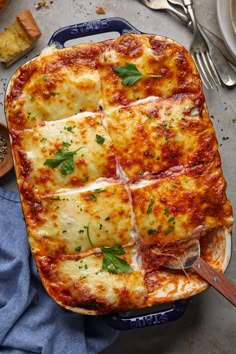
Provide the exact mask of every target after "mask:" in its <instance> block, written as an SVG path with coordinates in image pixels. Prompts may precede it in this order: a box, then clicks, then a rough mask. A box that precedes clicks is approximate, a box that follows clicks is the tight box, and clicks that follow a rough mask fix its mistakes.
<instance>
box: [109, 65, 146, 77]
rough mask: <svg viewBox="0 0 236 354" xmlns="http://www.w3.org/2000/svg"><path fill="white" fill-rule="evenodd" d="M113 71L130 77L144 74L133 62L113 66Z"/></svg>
mask: <svg viewBox="0 0 236 354" xmlns="http://www.w3.org/2000/svg"><path fill="white" fill-rule="evenodd" d="M112 69H113V71H115V72H116V73H117V74H118V76H119V77H123V78H124V77H129V76H140V77H141V76H142V73H141V72H140V71H139V70H138V68H137V66H136V65H135V64H132V63H126V64H125V66H113V68H112Z"/></svg>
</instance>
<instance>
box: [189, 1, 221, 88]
mask: <svg viewBox="0 0 236 354" xmlns="http://www.w3.org/2000/svg"><path fill="white" fill-rule="evenodd" d="M183 3H184V5H185V6H186V9H187V11H188V16H189V18H190V20H191V22H192V28H193V39H192V42H191V44H190V50H189V51H190V54H191V55H192V57H193V59H194V62H195V64H196V67H197V68H198V71H199V74H200V76H201V79H202V82H203V84H204V86H205V87H206V88H207V89H210V88H211V89H214V87H216V88H217V87H219V86H222V84H221V81H220V78H219V75H218V73H217V71H216V68H215V65H214V63H213V61H212V59H211V56H210V54H209V48H208V46H207V43H206V41H205V39H204V37H203V35H202V33H201V30H200V29H199V27H198V23H197V20H196V16H195V12H194V9H193V1H192V0H183Z"/></svg>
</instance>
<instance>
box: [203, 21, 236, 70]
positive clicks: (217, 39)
mask: <svg viewBox="0 0 236 354" xmlns="http://www.w3.org/2000/svg"><path fill="white" fill-rule="evenodd" d="M201 27H202V28H203V30H204V32H205V33H206V35H207V37H208V38H209V40H210V41H211V43H212V44H213V45H214V46H215V47H216V48H218V49H219V51H220V52H221V53H222V54H223V55H224V57H225V58H226V59H227V60H228V61H230V63H232V64H233V65H236V58H234V57H233V55H232V54H231V53H230V51H229V50H228V48H227V47H226V45H225V43H224V41H223V40H222V39H221V38H220V37H218V36H217V35H216V34H215V33H213V32H212V31H210V30H209V29H208V28H207V27H205V26H203V25H201Z"/></svg>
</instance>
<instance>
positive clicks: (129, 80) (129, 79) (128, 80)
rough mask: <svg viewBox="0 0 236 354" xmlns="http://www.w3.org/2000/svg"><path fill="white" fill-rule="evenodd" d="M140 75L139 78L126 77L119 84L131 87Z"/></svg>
mask: <svg viewBox="0 0 236 354" xmlns="http://www.w3.org/2000/svg"><path fill="white" fill-rule="evenodd" d="M141 77H142V75H141V76H140V75H139V76H129V77H126V78H125V79H124V80H122V81H121V83H122V84H123V85H125V86H133V85H134V84H135V82H136V81H138V80H139V79H140V78H141Z"/></svg>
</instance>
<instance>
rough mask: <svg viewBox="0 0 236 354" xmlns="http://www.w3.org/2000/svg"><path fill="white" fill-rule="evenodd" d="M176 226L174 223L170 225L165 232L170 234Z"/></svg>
mask: <svg viewBox="0 0 236 354" xmlns="http://www.w3.org/2000/svg"><path fill="white" fill-rule="evenodd" d="M174 228H175V227H174V226H173V225H171V226H169V227H168V229H167V231H166V232H165V235H168V234H169V233H170V232H172V231H173V230H174Z"/></svg>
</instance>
